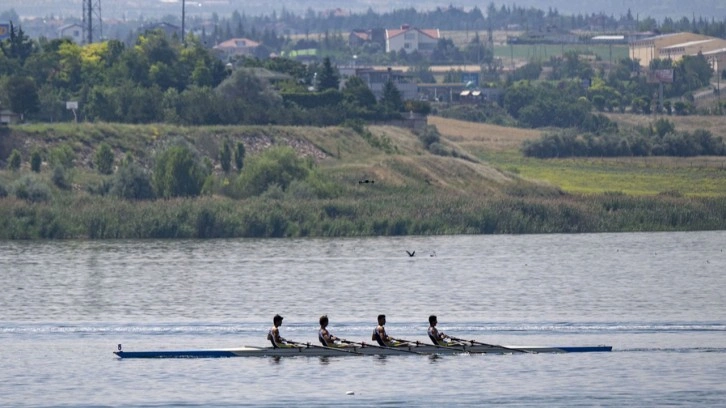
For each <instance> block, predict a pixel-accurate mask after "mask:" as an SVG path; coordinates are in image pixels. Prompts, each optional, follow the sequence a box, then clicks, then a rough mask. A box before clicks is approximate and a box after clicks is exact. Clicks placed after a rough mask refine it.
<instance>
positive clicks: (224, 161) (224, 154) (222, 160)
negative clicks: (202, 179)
mask: <svg viewBox="0 0 726 408" xmlns="http://www.w3.org/2000/svg"><path fill="white" fill-rule="evenodd" d="M231 163H232V150H231V149H230V148H229V143H227V141H225V142H224V143H223V144H222V151H221V152H220V153H219V164H220V165H221V166H222V171H224V172H225V173H229V169H230V167H231Z"/></svg>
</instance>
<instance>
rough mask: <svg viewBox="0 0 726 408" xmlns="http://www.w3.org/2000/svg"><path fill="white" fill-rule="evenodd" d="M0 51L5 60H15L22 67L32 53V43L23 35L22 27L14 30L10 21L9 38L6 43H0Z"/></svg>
mask: <svg viewBox="0 0 726 408" xmlns="http://www.w3.org/2000/svg"><path fill="white" fill-rule="evenodd" d="M0 50H2V52H3V54H4V55H5V56H6V57H7V58H9V59H15V60H17V61H18V63H19V65H20V66H22V65H23V64H25V60H26V59H27V58H28V57H30V55H31V54H32V53H33V42H32V41H31V40H30V38H29V37H28V36H27V35H25V33H24V32H23V28H22V27H18V29H17V30H16V29H15V26H14V25H13V23H12V21H11V22H10V36H9V38H8V39H7V40H6V41H0Z"/></svg>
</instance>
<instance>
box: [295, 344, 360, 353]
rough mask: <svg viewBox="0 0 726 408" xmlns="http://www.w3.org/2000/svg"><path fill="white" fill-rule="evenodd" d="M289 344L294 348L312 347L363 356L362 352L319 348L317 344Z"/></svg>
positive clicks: (326, 347) (325, 347)
mask: <svg viewBox="0 0 726 408" xmlns="http://www.w3.org/2000/svg"><path fill="white" fill-rule="evenodd" d="M288 343H290V344H292V345H294V346H298V347H305V348H310V347H312V348H319V349H325V350H335V351H339V352H341V353H350V354H358V355H362V354H363V353H360V352H358V351H355V350H343V349H339V348H336V347H328V346H318V345H316V344H310V343H297V342H294V341H288Z"/></svg>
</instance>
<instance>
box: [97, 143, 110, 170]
mask: <svg viewBox="0 0 726 408" xmlns="http://www.w3.org/2000/svg"><path fill="white" fill-rule="evenodd" d="M113 159H114V155H113V150H111V146H109V145H108V143H105V142H104V143H101V145H100V146H99V147H98V150H97V151H96V157H95V158H94V162H95V164H96V168H97V169H98V172H99V173H101V174H111V173H113Z"/></svg>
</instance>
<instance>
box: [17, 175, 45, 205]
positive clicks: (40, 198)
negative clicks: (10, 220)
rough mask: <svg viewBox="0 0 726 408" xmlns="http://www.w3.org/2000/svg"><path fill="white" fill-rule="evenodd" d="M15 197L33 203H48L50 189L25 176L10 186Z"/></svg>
mask: <svg viewBox="0 0 726 408" xmlns="http://www.w3.org/2000/svg"><path fill="white" fill-rule="evenodd" d="M12 189H13V192H14V193H15V197H17V198H18V199H20V200H26V201H30V202H33V203H39V202H44V201H50V198H51V192H50V187H48V185H46V184H45V183H43V182H42V181H40V180H38V179H36V178H35V177H33V176H31V175H26V176H23V177H21V178H20V179H18V180H17V181H15V183H13V185H12Z"/></svg>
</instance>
